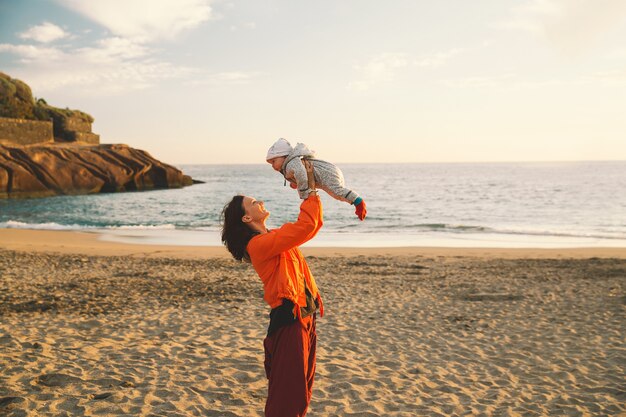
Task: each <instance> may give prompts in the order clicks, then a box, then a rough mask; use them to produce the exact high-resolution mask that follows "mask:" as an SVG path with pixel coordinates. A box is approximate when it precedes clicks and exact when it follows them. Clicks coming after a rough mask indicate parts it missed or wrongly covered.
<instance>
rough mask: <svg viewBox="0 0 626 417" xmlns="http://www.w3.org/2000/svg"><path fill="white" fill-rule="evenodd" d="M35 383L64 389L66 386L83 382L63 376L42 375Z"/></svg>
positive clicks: (73, 377) (69, 376)
mask: <svg viewBox="0 0 626 417" xmlns="http://www.w3.org/2000/svg"><path fill="white" fill-rule="evenodd" d="M36 381H37V383H39V384H42V385H45V386H47V387H65V386H66V385H70V384H78V383H80V382H83V380H82V379H80V378H78V377H75V376H71V375H65V374H44V375H40V376H39V377H38V378H37V379H36Z"/></svg>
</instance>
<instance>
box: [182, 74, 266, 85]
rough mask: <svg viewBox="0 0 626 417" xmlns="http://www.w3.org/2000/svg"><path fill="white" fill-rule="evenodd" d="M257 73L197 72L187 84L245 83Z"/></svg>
mask: <svg viewBox="0 0 626 417" xmlns="http://www.w3.org/2000/svg"><path fill="white" fill-rule="evenodd" d="M258 75H259V74H258V73H255V72H241V71H231V72H218V73H215V74H202V73H197V74H196V76H195V77H194V79H193V80H191V81H189V82H188V83H187V84H188V85H225V84H229V85H232V84H246V83H248V82H250V81H251V80H252V79H253V78H256V77H257V76H258Z"/></svg>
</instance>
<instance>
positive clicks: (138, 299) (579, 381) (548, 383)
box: [0, 229, 626, 416]
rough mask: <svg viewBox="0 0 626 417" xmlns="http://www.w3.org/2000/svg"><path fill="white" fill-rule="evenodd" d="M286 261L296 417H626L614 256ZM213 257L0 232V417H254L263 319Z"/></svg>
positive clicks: (362, 252) (622, 310)
mask: <svg viewBox="0 0 626 417" xmlns="http://www.w3.org/2000/svg"><path fill="white" fill-rule="evenodd" d="M304 252H305V255H306V256H307V259H308V262H309V265H310V267H311V270H312V272H313V274H314V275H315V277H316V280H317V282H318V284H319V286H320V289H321V291H322V294H323V297H324V302H325V303H324V304H325V313H326V315H325V317H324V318H321V319H319V320H318V322H317V323H318V324H317V329H318V368H317V377H316V383H315V387H314V392H313V400H312V403H311V407H310V411H309V414H308V415H310V416H417V415H424V416H463V415H484V416H520V415H521V416H526V415H528V416H534V415H545V416H553V415H568V416H616V415H626V405H624V404H626V377H624V375H626V347H625V344H624V329H625V324H626V248H607V249H602V248H593V249H584V248H583V249H563V250H560V249H485V248H481V249H461V248H385V249H376V248H364V249H361V248H359V249H347V248H320V249H316V248H307V249H306V250H305V251H304ZM227 255H228V254H227V253H226V251H225V249H223V248H218V247H213V248H210V247H166V246H149V245H130V244H117V243H110V242H102V241H100V240H98V235H97V234H93V233H78V232H47V231H31V230H10V229H2V230H0V415H7V416H40V415H41V416H43V415H45V416H48V415H53V416H91V415H103V416H105V415H111V416H128V415H142V416H149V415H150V416H262V415H263V405H264V401H265V395H266V389H267V383H266V379H265V374H264V371H263V346H262V340H263V337H264V335H265V332H266V326H267V323H268V317H267V314H268V312H269V311H268V308H267V306H266V305H265V304H264V302H263V300H262V287H261V284H260V282H259V281H258V278H257V276H256V274H255V273H254V271H253V270H252V268H251V266H249V265H246V264H241V263H237V262H235V261H233V260H231V259H230V258H229V257H228V256H227Z"/></svg>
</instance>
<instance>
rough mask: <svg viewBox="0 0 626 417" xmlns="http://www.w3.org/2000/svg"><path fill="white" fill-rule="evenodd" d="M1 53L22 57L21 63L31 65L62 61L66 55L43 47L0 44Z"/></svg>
mask: <svg viewBox="0 0 626 417" xmlns="http://www.w3.org/2000/svg"><path fill="white" fill-rule="evenodd" d="M0 52H8V53H11V54H14V55H17V56H18V57H20V60H19V62H21V63H23V64H31V63H33V62H42V61H44V62H45V61H57V60H61V59H62V58H63V57H64V56H65V54H64V53H63V51H61V50H60V49H58V48H53V47H41V46H36V45H12V44H7V43H2V44H0Z"/></svg>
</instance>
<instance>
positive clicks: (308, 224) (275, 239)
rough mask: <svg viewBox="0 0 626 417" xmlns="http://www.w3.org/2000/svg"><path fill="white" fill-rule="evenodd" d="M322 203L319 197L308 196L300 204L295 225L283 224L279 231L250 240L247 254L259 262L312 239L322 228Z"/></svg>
mask: <svg viewBox="0 0 626 417" xmlns="http://www.w3.org/2000/svg"><path fill="white" fill-rule="evenodd" d="M321 219H322V201H321V200H320V198H319V196H317V195H315V196H309V197H308V198H307V199H306V200H304V201H303V202H302V204H300V214H299V215H298V220H296V222H295V223H285V224H284V225H282V226H281V227H280V228H279V229H275V230H272V231H270V232H268V233H265V234H263V235H258V236H255V237H254V238H252V240H251V241H250V243H249V244H248V253H250V256H253V257H255V258H257V259H259V260H261V259H267V258H271V257H273V256H277V255H279V254H280V253H282V252H285V251H286V250H289V249H291V248H295V247H298V246H300V245H302V244H303V243H305V242H307V241H309V240H311V239H313V237H314V236H315V235H316V234H317V232H318V231H319V229H320V227H322V220H321Z"/></svg>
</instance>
